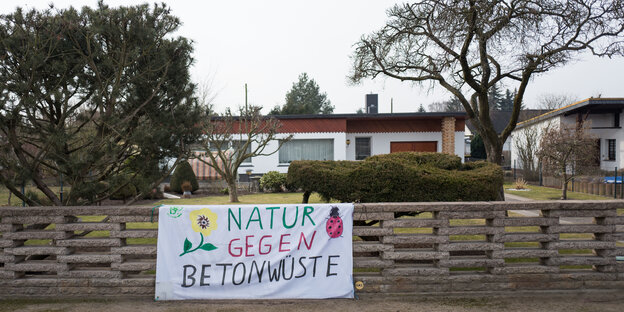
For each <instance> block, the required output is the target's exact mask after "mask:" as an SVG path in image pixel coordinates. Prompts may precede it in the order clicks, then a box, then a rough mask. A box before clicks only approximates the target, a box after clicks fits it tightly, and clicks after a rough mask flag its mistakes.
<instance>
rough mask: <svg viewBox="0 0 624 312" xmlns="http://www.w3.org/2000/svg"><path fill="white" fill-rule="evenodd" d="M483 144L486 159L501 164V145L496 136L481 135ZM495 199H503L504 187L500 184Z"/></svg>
mask: <svg viewBox="0 0 624 312" xmlns="http://www.w3.org/2000/svg"><path fill="white" fill-rule="evenodd" d="M482 138H483V145H485V152H486V153H487V161H488V162H491V163H495V164H497V165H499V166H500V165H502V164H503V145H502V144H501V143H500V142H499V140H498V136H494V137H485V136H483V137H482ZM496 200H497V201H505V189H504V188H503V186H502V185H501V187H500V189H499V190H498V196H497V198H496Z"/></svg>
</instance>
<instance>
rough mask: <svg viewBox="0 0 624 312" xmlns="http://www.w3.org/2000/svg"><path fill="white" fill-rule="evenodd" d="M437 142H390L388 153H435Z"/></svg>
mask: <svg viewBox="0 0 624 312" xmlns="http://www.w3.org/2000/svg"><path fill="white" fill-rule="evenodd" d="M437 151H438V142H436V141H417V142H390V153H396V152H437Z"/></svg>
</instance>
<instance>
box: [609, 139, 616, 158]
mask: <svg viewBox="0 0 624 312" xmlns="http://www.w3.org/2000/svg"><path fill="white" fill-rule="evenodd" d="M607 147H608V152H607V160H615V139H607Z"/></svg>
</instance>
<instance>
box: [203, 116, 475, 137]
mask: <svg viewBox="0 0 624 312" xmlns="http://www.w3.org/2000/svg"><path fill="white" fill-rule="evenodd" d="M266 117H267V118H270V117H273V118H275V119H277V120H279V121H280V122H281V127H280V129H279V132H281V133H328V132H344V133H389V132H440V131H442V120H443V118H444V117H454V118H455V131H461V132H463V131H464V129H465V119H466V113H464V112H431V113H396V114H328V115H269V116H266ZM234 118H235V119H238V117H234ZM221 119H222V117H213V120H215V121H217V120H221Z"/></svg>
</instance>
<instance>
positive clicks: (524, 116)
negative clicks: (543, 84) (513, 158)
mask: <svg viewBox="0 0 624 312" xmlns="http://www.w3.org/2000/svg"><path fill="white" fill-rule="evenodd" d="M549 111H550V110H547V109H523V110H521V111H520V114H519V115H518V122H522V121H525V120H528V119H531V118H533V117H535V116H539V115H542V114H544V113H546V112H549ZM511 113H512V112H511V111H499V110H493V111H490V119H492V124H493V125H494V130H496V133H498V134H500V133H501V132H503V130H504V129H505V127H506V126H507V124H508V123H509V120H510V119H511ZM466 126H467V127H468V129H470V132H472V133H476V128H475V126H474V125H473V124H472V122H471V121H470V120H466Z"/></svg>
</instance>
